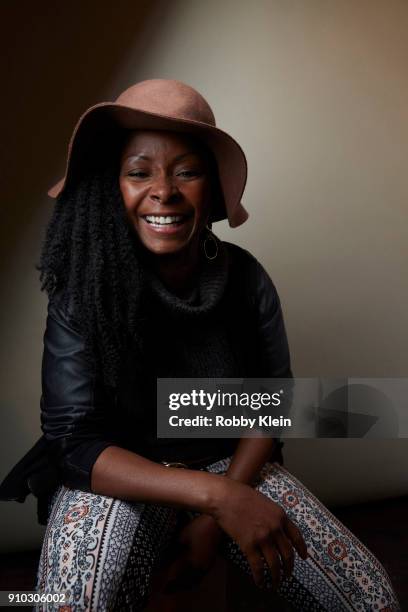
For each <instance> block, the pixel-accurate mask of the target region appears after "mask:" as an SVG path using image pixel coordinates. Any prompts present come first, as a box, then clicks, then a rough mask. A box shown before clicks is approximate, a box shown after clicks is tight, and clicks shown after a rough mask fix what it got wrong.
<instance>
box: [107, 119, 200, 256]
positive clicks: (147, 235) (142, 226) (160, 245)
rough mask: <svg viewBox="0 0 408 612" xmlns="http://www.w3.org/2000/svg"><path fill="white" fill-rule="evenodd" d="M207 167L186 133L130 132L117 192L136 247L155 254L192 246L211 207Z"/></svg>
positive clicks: (121, 165) (197, 147) (173, 251)
mask: <svg viewBox="0 0 408 612" xmlns="http://www.w3.org/2000/svg"><path fill="white" fill-rule="evenodd" d="M210 178H211V177H210V176H209V164H208V162H207V160H206V156H205V155H204V153H203V151H202V150H200V148H199V146H198V144H197V142H196V141H195V140H194V139H193V138H192V137H191V136H188V135H185V134H178V133H174V132H165V131H156V130H137V131H136V130H135V131H134V132H131V133H130V136H129V138H128V140H127V141H126V143H125V146H124V148H123V151H122V154H121V159H120V176H119V183H120V190H121V192H122V196H123V200H124V204H125V208H126V211H127V216H128V219H129V221H130V222H131V224H132V226H133V228H134V229H135V231H136V233H137V235H138V237H139V239H140V241H141V243H142V244H143V245H144V246H145V247H146V249H148V250H149V251H150V252H152V253H154V254H156V255H165V254H171V253H176V252H180V251H182V250H186V251H187V252H190V250H191V248H194V246H196V245H197V244H198V237H199V235H200V232H201V231H202V229H203V228H204V227H205V225H206V223H207V221H208V217H209V213H210V206H211V193H210V192H211V188H210V186H211V180H210Z"/></svg>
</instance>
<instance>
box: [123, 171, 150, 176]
mask: <svg viewBox="0 0 408 612" xmlns="http://www.w3.org/2000/svg"><path fill="white" fill-rule="evenodd" d="M128 176H134V177H136V178H146V176H148V175H147V172H144V171H143V170H131V171H130V172H128Z"/></svg>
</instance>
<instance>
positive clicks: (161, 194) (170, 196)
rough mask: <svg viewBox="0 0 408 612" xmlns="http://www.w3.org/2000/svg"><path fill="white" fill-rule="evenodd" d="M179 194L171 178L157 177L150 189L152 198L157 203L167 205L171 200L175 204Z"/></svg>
mask: <svg viewBox="0 0 408 612" xmlns="http://www.w3.org/2000/svg"><path fill="white" fill-rule="evenodd" d="M178 194H179V192H178V189H177V188H176V186H175V184H174V181H173V178H172V177H170V176H158V177H156V178H155V180H154V181H153V183H152V185H151V188H150V198H151V199H152V200H154V201H155V202H161V203H166V202H168V201H169V200H171V201H172V202H173V201H174V199H175V198H177V196H178Z"/></svg>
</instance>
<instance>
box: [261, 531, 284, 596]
mask: <svg viewBox="0 0 408 612" xmlns="http://www.w3.org/2000/svg"><path fill="white" fill-rule="evenodd" d="M262 554H263V556H264V559H265V561H266V563H267V564H268V566H269V569H270V571H271V575H272V583H273V588H274V589H275V590H277V589H278V587H279V583H280V561H279V555H278V551H277V550H276V548H275V546H274V544H273V543H272V542H265V543H264V544H262Z"/></svg>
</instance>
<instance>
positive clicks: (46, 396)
mask: <svg viewBox="0 0 408 612" xmlns="http://www.w3.org/2000/svg"><path fill="white" fill-rule="evenodd" d="M104 388H105V387H104V386H103V385H101V383H100V382H99V383H98V381H97V380H95V379H94V378H93V376H92V373H91V371H90V368H89V365H88V363H87V361H86V360H85V356H84V341H83V337H82V336H81V334H80V333H79V331H78V329H77V328H76V327H75V324H74V323H73V320H72V317H71V316H70V315H69V312H68V311H67V309H65V308H63V306H62V304H61V303H60V300H56V299H51V300H50V302H49V304H48V316H47V324H46V330H45V334H44V353H43V360H42V396H41V426H42V430H43V433H44V435H45V437H46V439H47V441H48V444H49V447H50V452H51V454H52V456H53V457H54V459H55V461H56V464H57V467H58V469H59V471H60V475H61V478H62V481H63V482H64V484H66V485H67V486H69V487H71V488H79V489H81V490H84V491H90V490H91V471H92V467H93V464H94V463H95V461H96V459H97V457H98V455H99V454H100V453H101V452H102V451H103V450H104V449H105V448H106V447H107V446H110V445H112V444H113V443H114V442H113V441H112V440H110V439H109V434H108V427H107V418H106V414H107V410H108V409H109V407H110V404H111V402H112V401H113V398H112V397H110V396H109V394H108V393H105V392H104V391H103V389H104Z"/></svg>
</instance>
